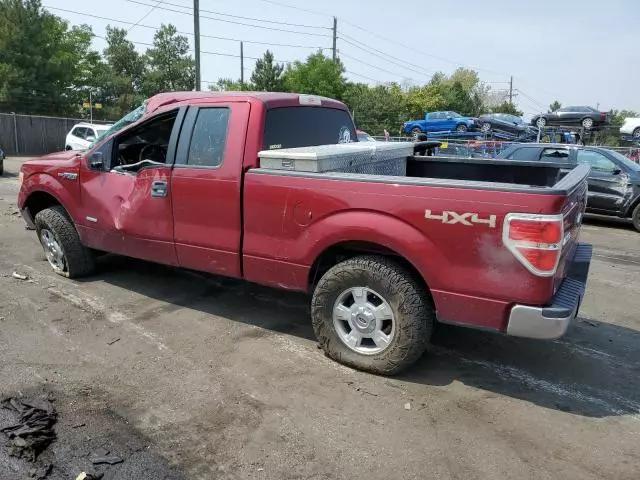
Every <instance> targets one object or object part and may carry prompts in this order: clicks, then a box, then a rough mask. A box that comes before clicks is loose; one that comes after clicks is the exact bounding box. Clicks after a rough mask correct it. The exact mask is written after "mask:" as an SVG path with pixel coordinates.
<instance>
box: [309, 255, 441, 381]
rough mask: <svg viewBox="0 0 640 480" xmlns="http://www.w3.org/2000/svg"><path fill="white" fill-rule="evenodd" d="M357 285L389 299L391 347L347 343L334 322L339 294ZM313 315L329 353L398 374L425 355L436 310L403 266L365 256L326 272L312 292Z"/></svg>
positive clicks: (345, 361)
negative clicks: (374, 349)
mask: <svg viewBox="0 0 640 480" xmlns="http://www.w3.org/2000/svg"><path fill="white" fill-rule="evenodd" d="M357 286H365V287H367V288H371V289H372V290H375V291H376V292H379V293H380V294H381V295H382V296H383V297H385V299H386V300H387V301H388V303H389V306H390V307H391V310H392V312H393V315H394V321H395V322H396V324H395V334H394V336H393V339H392V340H391V342H390V344H389V346H388V347H386V349H384V350H383V351H381V352H379V353H377V354H374V355H366V354H362V353H358V352H356V351H354V350H352V349H351V348H350V347H348V346H347V345H346V344H345V343H344V342H343V341H342V339H341V338H340V336H339V335H338V333H337V331H336V328H335V326H334V324H333V308H334V305H335V304H336V301H337V300H338V298H339V296H340V295H341V294H342V292H344V291H345V290H347V289H349V288H353V287H357ZM311 319H312V322H313V329H314V331H315V334H316V337H317V339H318V342H319V343H320V346H321V347H322V348H323V349H324V351H325V354H326V355H327V356H328V357H330V358H332V359H334V360H336V361H338V362H340V363H342V364H344V365H348V366H350V367H354V368H357V369H359V370H364V371H367V372H371V373H375V374H381V375H393V374H396V373H398V372H400V371H401V370H403V369H405V368H407V367H408V366H409V365H411V364H413V363H414V362H415V361H416V360H418V359H419V358H420V357H421V356H422V355H423V354H424V352H425V350H426V348H427V345H428V343H429V339H430V337H431V332H432V330H433V324H434V322H435V313H434V309H433V306H432V305H431V301H430V299H429V296H428V293H427V292H426V291H425V289H424V287H422V286H421V285H420V284H419V283H418V282H417V281H416V279H415V278H414V277H413V276H412V275H411V274H410V273H409V272H407V271H406V270H405V269H404V268H403V267H402V266H400V265H399V264H397V263H396V262H394V261H392V260H389V259H387V258H385V257H379V256H361V257H355V258H351V259H349V260H346V261H344V262H342V263H339V264H338V265H335V266H334V267H333V268H331V269H330V270H329V271H328V272H327V273H325V274H324V275H323V276H322V278H321V279H320V281H319V282H318V285H317V286H316V288H315V291H314V293H313V298H312V301H311Z"/></svg>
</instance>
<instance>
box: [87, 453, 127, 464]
mask: <svg viewBox="0 0 640 480" xmlns="http://www.w3.org/2000/svg"><path fill="white" fill-rule="evenodd" d="M122 462H124V460H123V459H121V458H120V457H116V456H115V455H112V456H105V457H91V463H93V464H94V465H100V464H104V463H108V464H109V465H116V464H117V463H122Z"/></svg>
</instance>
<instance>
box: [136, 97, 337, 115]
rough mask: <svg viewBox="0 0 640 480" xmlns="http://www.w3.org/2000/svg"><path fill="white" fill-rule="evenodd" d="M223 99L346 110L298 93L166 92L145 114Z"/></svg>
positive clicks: (151, 102)
mask: <svg viewBox="0 0 640 480" xmlns="http://www.w3.org/2000/svg"><path fill="white" fill-rule="evenodd" d="M218 98H219V99H225V100H234V101H247V102H248V101H251V100H254V101H255V100H257V101H259V102H262V103H263V104H264V105H265V107H266V108H276V107H285V106H293V105H305V106H307V105H308V106H314V105H315V106H320V105H322V106H323V107H330V108H338V109H341V110H346V109H347V107H346V105H344V104H343V103H341V102H338V101H336V100H333V99H331V98H327V97H321V96H318V95H304V94H299V93H284V92H168V93H159V94H158V95H154V96H153V97H151V98H150V99H149V102H148V105H147V113H150V112H154V111H156V110H157V109H159V108H160V107H163V106H166V105H170V104H172V103H178V102H189V101H191V100H194V101H195V100H203V99H211V100H215V99H218Z"/></svg>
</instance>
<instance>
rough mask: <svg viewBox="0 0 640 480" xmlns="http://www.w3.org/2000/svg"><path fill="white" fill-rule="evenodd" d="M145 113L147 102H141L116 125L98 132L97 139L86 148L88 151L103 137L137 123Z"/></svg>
mask: <svg viewBox="0 0 640 480" xmlns="http://www.w3.org/2000/svg"><path fill="white" fill-rule="evenodd" d="M146 111H147V100H145V101H144V102H142V105H140V106H139V107H138V108H136V109H135V110H132V111H131V112H129V113H127V114H126V115H125V116H124V117H122V118H121V119H120V120H118V121H117V122H116V123H114V124H113V125H111V127H110V128H108V129H106V130H98V138H96V139H95V140H94V141H93V142H92V143H91V145H89V146H88V147H87V148H88V149H89V148H92V147H93V146H94V145H95V144H96V143H97V142H99V141H100V139H102V138H103V137H105V136H109V135H111V134H112V133H113V132H117V131H118V130H122V129H123V128H124V127H126V126H127V125H131V124H132V123H134V122H137V121H138V120H140V118H142V116H143V115H144V113H145V112H146Z"/></svg>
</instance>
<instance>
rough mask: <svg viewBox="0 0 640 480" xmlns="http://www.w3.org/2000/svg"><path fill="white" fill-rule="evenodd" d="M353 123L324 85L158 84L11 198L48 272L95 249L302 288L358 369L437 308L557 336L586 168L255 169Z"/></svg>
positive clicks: (26, 180) (566, 316) (83, 260)
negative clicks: (264, 154) (90, 142)
mask: <svg viewBox="0 0 640 480" xmlns="http://www.w3.org/2000/svg"><path fill="white" fill-rule="evenodd" d="M310 124H313V125H316V128H314V129H307V128H302V127H301V126H304V125H310ZM355 135H356V131H355V127H354V125H353V122H352V120H351V116H350V115H349V112H348V111H347V109H346V107H345V106H344V105H343V104H342V103H339V102H337V101H334V100H330V99H326V98H319V97H309V96H306V95H296V94H276V93H237V94H236V93H229V94H224V93H200V92H195V93H194V92H182V93H167V94H161V95H157V96H155V97H153V98H151V99H149V101H148V102H147V103H146V104H145V105H144V106H143V107H141V108H140V109H139V110H137V111H136V112H133V113H132V114H131V115H129V116H127V117H126V118H125V119H123V120H122V121H121V122H118V123H117V124H116V125H114V127H112V130H111V131H110V132H108V133H107V134H106V135H105V136H104V137H102V138H101V139H99V140H98V142H97V143H96V144H95V145H94V146H92V147H91V148H90V149H89V150H87V151H85V152H82V153H80V154H79V153H76V152H60V153H56V154H52V155H47V156H44V157H42V158H40V159H38V160H33V161H28V162H25V163H24V164H23V166H22V169H21V173H20V179H21V182H22V184H21V189H20V193H19V198H18V204H19V207H20V209H21V211H22V213H23V216H24V218H25V220H26V221H27V223H28V224H30V225H32V226H35V228H36V231H37V235H38V237H39V239H40V242H41V243H42V246H43V248H44V251H45V254H46V257H47V259H48V261H49V263H50V265H51V267H52V268H53V270H54V271H55V272H57V273H59V274H60V275H64V276H66V277H70V278H73V277H79V276H82V275H88V274H90V273H92V272H93V270H94V266H95V259H94V252H95V251H106V252H113V253H116V254H121V255H127V256H131V257H135V258H140V259H145V260H150V261H153V262H158V263H163V264H166V265H174V266H180V267H185V268H190V269H195V270H200V271H203V272H210V273H213V274H218V275H224V276H230V277H238V278H244V279H246V280H249V281H252V282H256V283H260V284H263V285H269V286H272V287H275V288H280V289H285V290H295V291H302V292H309V293H310V294H311V296H312V298H311V321H312V323H313V327H314V330H315V332H316V335H317V337H318V340H319V342H320V345H321V346H322V347H323V348H324V350H325V352H326V353H327V355H329V356H330V357H331V358H334V359H336V360H338V361H340V362H342V363H345V364H347V365H351V366H353V367H356V368H360V369H363V370H367V371H370V372H376V373H382V374H392V373H395V372H398V371H400V370H402V369H403V368H405V367H407V366H408V365H410V364H411V363H413V362H414V361H415V360H416V359H418V358H419V357H420V356H421V355H422V354H423V352H424V351H425V348H426V346H427V343H428V341H429V336H430V334H431V331H432V328H433V326H434V323H435V322H436V321H440V322H451V323H455V324H460V325H467V326H470V327H476V328H482V329H490V330H494V331H496V332H502V333H506V334H508V335H516V336H524V337H532V338H555V337H558V336H560V335H562V334H563V333H564V332H565V330H566V329H567V327H568V325H569V323H570V321H571V319H573V318H574V317H575V316H576V314H577V311H578V308H579V305H580V301H581V298H582V295H583V293H584V288H585V283H586V277H587V272H588V267H589V262H590V257H591V249H590V246H589V245H585V244H580V243H578V234H579V230H580V225H581V219H582V215H583V212H584V209H585V202H586V192H587V184H586V178H587V174H588V172H589V167H588V166H586V165H579V166H575V167H573V168H572V169H570V171H569V173H568V174H566V175H565V176H563V174H562V171H561V167H563V166H562V165H557V164H553V165H552V164H544V163H540V162H536V163H527V162H520V161H517V162H510V161H508V160H506V161H505V160H499V161H492V160H477V159H457V158H448V157H441V158H438V157H420V156H417V157H416V156H411V155H409V156H408V157H406V158H402V159H400V160H401V161H402V163H403V165H404V167H405V168H404V170H405V171H404V174H403V175H395V176H390V175H385V174H379V173H378V174H376V173H375V172H374V173H339V172H335V171H332V172H313V171H299V170H296V169H295V163H289V162H283V168H284V169H275V168H261V166H260V159H259V157H260V155H259V152H261V151H263V150H264V151H273V150H277V149H290V148H292V147H305V146H307V148H306V149H305V148H303V151H305V152H307V154H308V153H309V152H311V153H313V152H314V149H316V150H317V151H321V150H323V149H324V150H326V147H322V148H319V147H317V148H316V147H313V148H311V147H308V146H312V145H327V144H336V143H338V142H348V141H350V140H349V139H353V138H354V137H355ZM389 145H391V144H390V143H384V142H381V143H380V144H379V145H357V144H350V145H348V146H344V147H341V148H342V150H343V151H346V150H347V149H349V148H352V149H353V152H356V151H361V150H363V149H365V150H367V149H370V150H371V151H373V150H375V149H383V148H386V147H388V146H389ZM408 145H409V147H411V144H408ZM298 151H299V149H298V150H288V152H287V154H288V155H289V154H291V152H298ZM284 153H285V152H283V154H284ZM353 160H354V161H355V157H354V159H353ZM285 163H286V165H285ZM248 301H249V299H248Z"/></svg>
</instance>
